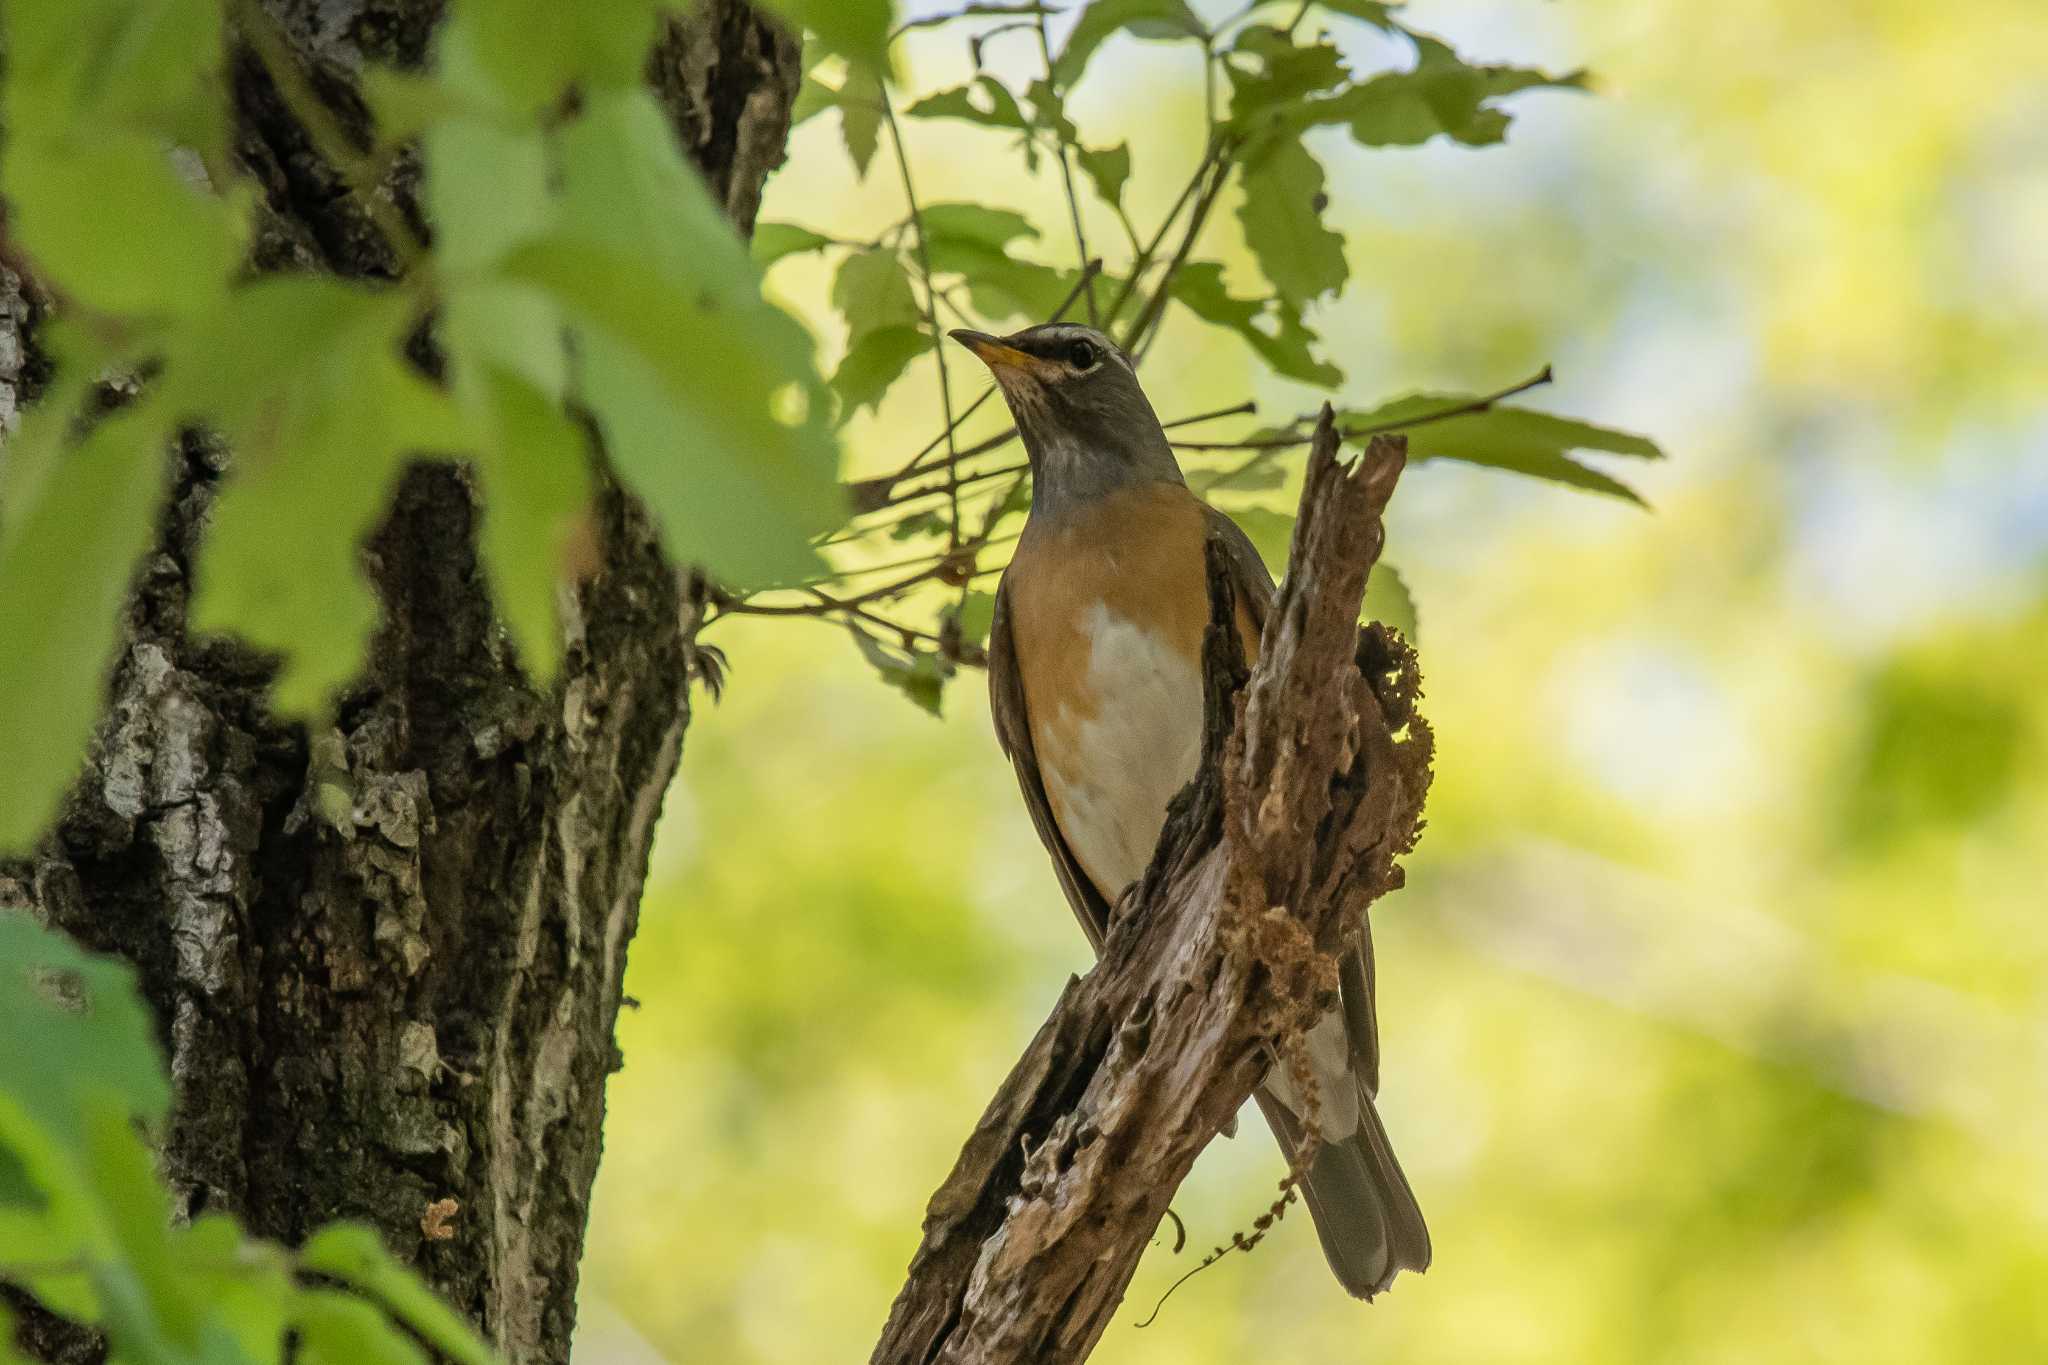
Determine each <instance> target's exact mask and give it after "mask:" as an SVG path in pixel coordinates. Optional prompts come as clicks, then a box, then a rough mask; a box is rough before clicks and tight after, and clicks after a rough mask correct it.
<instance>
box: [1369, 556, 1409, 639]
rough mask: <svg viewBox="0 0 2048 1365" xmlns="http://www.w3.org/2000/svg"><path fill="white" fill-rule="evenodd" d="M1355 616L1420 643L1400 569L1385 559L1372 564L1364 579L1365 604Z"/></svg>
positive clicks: (1405, 584)
mask: <svg viewBox="0 0 2048 1365" xmlns="http://www.w3.org/2000/svg"><path fill="white" fill-rule="evenodd" d="M1359 615H1360V617H1361V619H1363V620H1367V621H1378V622H1379V623H1380V624H1381V625H1383V626H1392V627H1393V628H1394V629H1395V630H1398V631H1400V632H1401V638H1402V639H1404V640H1406V641H1407V642H1408V643H1409V644H1411V645H1419V644H1420V643H1422V635H1421V631H1420V629H1419V627H1418V625H1417V622H1416V616H1415V598H1414V597H1413V595H1411V594H1410V593H1409V591H1408V584H1407V583H1406V582H1405V581H1404V580H1403V579H1402V577H1401V571H1400V570H1399V569H1397V568H1395V567H1394V566H1393V565H1391V564H1389V563H1387V561H1386V560H1385V559H1382V560H1380V561H1379V563H1377V564H1375V565H1373V566H1372V576H1371V577H1369V578H1367V579H1366V580H1365V605H1364V607H1363V608H1361V609H1360V612H1359Z"/></svg>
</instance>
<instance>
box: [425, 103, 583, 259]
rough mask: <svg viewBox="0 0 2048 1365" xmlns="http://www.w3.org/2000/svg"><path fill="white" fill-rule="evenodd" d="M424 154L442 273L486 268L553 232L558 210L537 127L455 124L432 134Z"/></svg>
mask: <svg viewBox="0 0 2048 1365" xmlns="http://www.w3.org/2000/svg"><path fill="white" fill-rule="evenodd" d="M425 152H426V163H427V186H426V207H427V217H428V219H429V221H431V222H432V223H433V225H434V257H435V265H436V268H437V269H439V270H441V271H444V272H447V273H449V274H462V273H465V272H469V273H474V272H478V271H481V270H484V269H487V268H488V267H490V266H493V265H495V264H497V263H498V262H499V261H502V260H503V259H504V258H505V256H506V255H507V254H508V253H509V252H511V251H512V250H513V249H514V248H516V247H518V246H520V245H521V244H522V243H525V242H530V241H532V240H533V239H534V238H536V237H538V236H540V235H541V234H542V233H544V232H546V231H547V229H548V227H549V225H550V221H551V219H552V216H553V206H552V203H551V201H550V198H549V192H548V152H547V144H546V142H545V141H544V139H543V137H542V135H541V133H540V130H539V129H538V128H535V127H531V126H523V127H508V126H506V125H505V124H502V123H498V122H494V121H487V120H484V119H479V118H457V119H450V120H447V121H444V122H441V123H437V124H435V125H434V126H433V128H431V129H430V130H429V131H428V133H427V137H426V147H425Z"/></svg>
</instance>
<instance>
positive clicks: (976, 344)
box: [946, 327, 1053, 379]
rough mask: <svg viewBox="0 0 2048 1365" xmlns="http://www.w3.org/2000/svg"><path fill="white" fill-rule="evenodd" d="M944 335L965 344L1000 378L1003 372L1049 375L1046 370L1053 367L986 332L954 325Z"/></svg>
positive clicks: (1042, 377) (1035, 376)
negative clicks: (954, 326)
mask: <svg viewBox="0 0 2048 1365" xmlns="http://www.w3.org/2000/svg"><path fill="white" fill-rule="evenodd" d="M946 335H948V336H950V337H952V338H953V340H955V341H957V342H959V343H960V344H961V345H962V346H965V347H966V348H967V349H968V350H970V351H972V352H974V354H975V355H976V356H977V357H978V358H979V359H980V360H981V363H982V364H984V365H986V366H988V367H989V368H990V369H991V370H994V371H995V372H996V377H997V378H999V379H1000V378H1001V377H1002V376H1003V374H1004V373H1005V372H1008V373H1010V374H1013V375H1029V376H1030V377H1032V378H1034V379H1044V378H1047V377H1049V376H1048V375H1047V373H1046V372H1047V371H1048V370H1050V369H1052V368H1053V367H1052V366H1051V365H1050V364H1049V363H1048V362H1046V361H1043V360H1040V359H1039V358H1038V357H1037V356H1035V355H1031V354H1029V353H1028V352H1025V351H1020V350H1018V349H1017V348H1016V347H1015V346H1012V345H1011V344H1010V343H1009V342H1007V341H1004V340H1003V339H1002V338H1001V337H997V336H990V335H989V334H988V333H987V332H975V331H970V330H968V329H967V328H965V327H956V328H954V329H953V330H952V331H950V332H948V333H947V334H946Z"/></svg>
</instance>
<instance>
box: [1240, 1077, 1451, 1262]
mask: <svg viewBox="0 0 2048 1365" xmlns="http://www.w3.org/2000/svg"><path fill="white" fill-rule="evenodd" d="M1343 1074H1344V1078H1345V1080H1346V1082H1348V1084H1349V1085H1351V1086H1355V1087H1356V1094H1357V1097H1358V1127H1357V1129H1356V1130H1355V1131H1354V1132H1352V1133H1350V1134H1349V1135H1348V1136H1345V1137H1342V1138H1331V1137H1328V1136H1326V1137H1325V1138H1324V1139H1323V1140H1322V1142H1320V1143H1319V1144H1318V1145H1317V1147H1316V1152H1315V1156H1314V1158H1313V1159H1312V1160H1311V1161H1310V1163H1309V1168H1308V1171H1307V1173H1306V1174H1305V1176H1304V1177H1303V1179H1302V1181H1301V1193H1302V1197H1303V1199H1304V1200H1305V1201H1306V1202H1307V1204H1308V1211H1309V1214H1310V1216H1311V1217H1313V1218H1314V1219H1315V1224H1316V1235H1317V1236H1319V1237H1320V1238H1322V1242H1323V1254H1324V1255H1325V1256H1327V1257H1328V1258H1329V1261H1330V1269H1331V1270H1332V1271H1333V1272H1334V1273H1335V1274H1336V1276H1337V1279H1338V1282H1339V1283H1341V1284H1342V1285H1343V1286H1344V1288H1345V1289H1346V1290H1347V1291H1349V1292H1350V1293H1351V1294H1352V1295H1353V1296H1354V1297H1356V1298H1361V1299H1370V1298H1372V1297H1373V1296H1374V1295H1375V1294H1379V1293H1381V1292H1383V1291H1384V1290H1385V1289H1386V1288H1387V1286H1388V1285H1390V1284H1392V1283H1393V1281H1394V1276H1395V1275H1396V1274H1398V1273H1399V1272H1401V1271H1403V1270H1413V1271H1417V1272H1420V1271H1423V1270H1427V1269H1428V1268H1429V1229H1428V1228H1427V1227H1426V1226H1424V1224H1423V1221H1422V1210H1421V1208H1420V1207H1418V1206H1417V1204H1416V1202H1415V1193H1414V1191H1412V1190H1410V1189H1409V1188H1408V1177H1406V1176H1405V1175H1403V1174H1401V1164H1400V1162H1398V1161H1396V1160H1395V1159H1394V1147H1393V1144H1392V1143H1391V1142H1390V1141H1388V1139H1387V1130H1386V1126H1385V1125H1384V1124H1382V1123H1381V1122H1380V1116H1379V1111H1378V1110H1377V1109H1375V1108H1374V1107H1373V1101H1372V1092H1371V1090H1370V1089H1369V1088H1368V1087H1367V1085H1366V1082H1365V1080H1364V1078H1363V1077H1361V1076H1359V1075H1357V1074H1356V1072H1354V1071H1351V1070H1349V1069H1347V1070H1346V1071H1345V1073H1343ZM1333 1079H1334V1078H1333ZM1331 1088H1335V1087H1331ZM1338 1098H1339V1097H1337V1096H1329V1097H1328V1098H1327V1099H1326V1100H1325V1102H1326V1103H1327V1102H1331V1101H1335V1100H1338ZM1349 1098H1350V1097H1349V1096H1344V1097H1342V1099H1343V1100H1344V1101H1348V1100H1349ZM1258 1099H1259V1108H1260V1109H1262V1110H1264V1111H1265V1115H1266V1122H1267V1123H1269V1124H1270V1125H1272V1128H1273V1134H1274V1136H1275V1137H1277V1138H1279V1139H1280V1145H1281V1149H1282V1150H1283V1151H1285V1152H1286V1153H1287V1154H1288V1157H1289V1159H1290V1160H1292V1159H1293V1157H1294V1154H1295V1153H1297V1152H1299V1151H1300V1150H1301V1142H1302V1136H1303V1129H1302V1125H1301V1123H1300V1122H1299V1121H1298V1120H1297V1119H1296V1118H1295V1116H1294V1113H1293V1112H1292V1111H1291V1110H1290V1108H1289V1106H1288V1105H1287V1104H1286V1103H1285V1102H1284V1101H1283V1100H1282V1099H1281V1098H1280V1096H1279V1095H1277V1094H1275V1093H1274V1091H1273V1089H1272V1088H1270V1087H1269V1086H1261V1087H1260V1088H1259V1090H1258Z"/></svg>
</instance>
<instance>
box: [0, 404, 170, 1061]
mask: <svg viewBox="0 0 2048 1365" xmlns="http://www.w3.org/2000/svg"><path fill="white" fill-rule="evenodd" d="M169 438H170V428H169V423H168V421H167V420H166V418H165V415H164V412H163V410H162V408H161V407H160V406H156V405H151V404H141V405H137V406H135V407H131V408H129V409H128V410H126V411H123V412H118V413H115V414H113V415H111V416H109V417H106V418H104V419H102V420H101V421H100V423H99V425H98V426H96V427H95V428H94V429H93V430H92V432H91V433H90V434H89V435H88V436H87V437H86V438H85V440H84V441H83V442H81V443H80V445H79V446H78V447H77V449H75V450H73V451H71V452H70V453H68V454H64V455H61V456H59V457H58V458H57V459H56V460H55V461H53V462H52V464H51V466H50V467H49V468H48V469H47V470H46V471H45V472H44V473H43V474H42V475H41V476H40V477H39V478H38V480H37V481H36V485H35V488H34V492H33V496H32V497H31V496H26V495H24V496H23V497H21V498H20V499H19V501H18V504H17V505H10V506H8V507H5V508H0V640H4V641H6V642H7V643H6V646H5V647H4V648H0V708H4V710H0V714H6V715H10V716H14V717H17V718H21V717H27V716H33V717H35V720H34V722H33V723H32V724H30V723H24V722H22V721H21V720H19V719H17V721H16V722H14V723H11V724H7V725H0V854H9V853H21V852H26V851H27V850H28V846H29V845H30V843H32V842H33V841H34V840H35V838H36V836H37V835H39V834H40V833H42V831H43V830H44V829H45V828H46V827H47V826H48V825H49V823H50V822H51V820H52V819H54V818H55V816H56V813H57V808H58V805H59V803H60V802H61V801H62V800H63V797H64V793H65V791H66V790H67V789H69V787H70V785H71V781H72V779H73V778H74V777H76V776H77V774H78V767H79V763H80V762H81V761H82V760H83V758H84V756H85V748H86V743H87V740H88V739H89V738H90V736H91V734H92V728H93V723H94V721H95V720H96V719H97V718H98V715H99V709H100V704H101V701H102V700H103V699H104V697H105V694H106V677H107V670H108V668H109V667H110V666H111V664H112V663H113V660H114V657H115V654H116V651H117V645H118V639H119V632H120V626H121V604H122V603H123V602H124V601H125V600H126V599H127V596H128V585H129V581H130V579H131V578H132V577H133V575H134V572H135V566H136V563H137V561H138V560H140V559H141V557H142V555H143V552H144V551H145V550H147V549H148V548H149V544H150V540H151V537H152V534H153V532H154V530H155V522H156V514H157V510H158V507H159V505H160V503H161V500H162V497H163V491H164V483H165V477H166V475H167V473H168V470H169V461H168V459H167V458H166V443H167V442H168V440H169ZM0 1036H12V1037H28V1036H31V1035H28V1034H0Z"/></svg>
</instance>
